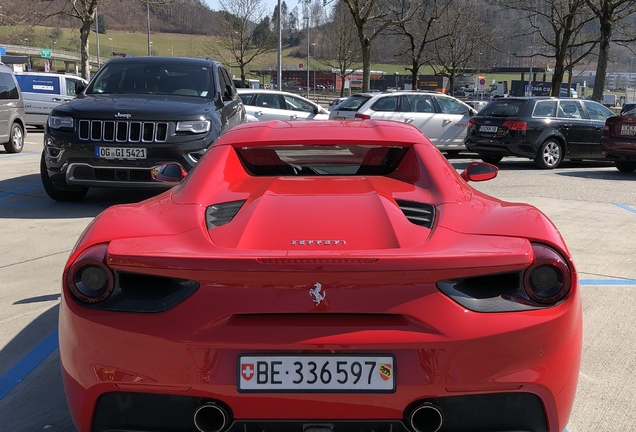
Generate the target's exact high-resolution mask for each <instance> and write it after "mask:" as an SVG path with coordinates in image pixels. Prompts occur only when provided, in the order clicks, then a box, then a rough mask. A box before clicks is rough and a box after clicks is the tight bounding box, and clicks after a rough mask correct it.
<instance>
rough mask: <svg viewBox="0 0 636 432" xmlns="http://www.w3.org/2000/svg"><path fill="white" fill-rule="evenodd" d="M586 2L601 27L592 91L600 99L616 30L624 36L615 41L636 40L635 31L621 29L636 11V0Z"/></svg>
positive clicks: (593, 97) (595, 0) (589, 0)
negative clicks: (623, 23) (624, 22)
mask: <svg viewBox="0 0 636 432" xmlns="http://www.w3.org/2000/svg"><path fill="white" fill-rule="evenodd" d="M585 3H586V4H587V6H589V8H590V9H591V10H592V13H593V14H594V17H595V18H596V19H597V20H598V23H599V27H600V29H599V30H600V34H601V37H600V38H599V52H598V61H597V63H596V78H595V79H594V91H593V93H592V99H594V100H596V101H600V100H601V99H602V98H603V91H604V90H605V74H606V73H607V63H608V61H609V54H610V46H611V42H612V41H613V38H614V31H616V32H617V33H618V34H621V35H622V37H618V38H614V42H619V43H621V42H633V41H634V40H636V39H635V38H634V34H633V33H631V34H629V33H628V32H624V31H622V29H621V25H622V22H623V21H624V20H626V18H627V17H629V16H630V15H632V14H634V13H635V12H636V0H586V1H585Z"/></svg>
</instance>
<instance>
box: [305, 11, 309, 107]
mask: <svg viewBox="0 0 636 432" xmlns="http://www.w3.org/2000/svg"><path fill="white" fill-rule="evenodd" d="M305 19H306V20H307V97H309V10H307V16H306V17H305Z"/></svg>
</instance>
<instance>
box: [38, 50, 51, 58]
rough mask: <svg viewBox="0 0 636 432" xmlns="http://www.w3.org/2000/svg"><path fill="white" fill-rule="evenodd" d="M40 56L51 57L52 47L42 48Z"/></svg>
mask: <svg viewBox="0 0 636 432" xmlns="http://www.w3.org/2000/svg"><path fill="white" fill-rule="evenodd" d="M40 57H44V58H51V50H50V49H44V48H41V49H40Z"/></svg>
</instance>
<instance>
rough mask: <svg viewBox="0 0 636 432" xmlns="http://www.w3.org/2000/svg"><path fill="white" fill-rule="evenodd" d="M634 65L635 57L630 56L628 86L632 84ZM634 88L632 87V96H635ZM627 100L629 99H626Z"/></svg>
mask: <svg viewBox="0 0 636 432" xmlns="http://www.w3.org/2000/svg"><path fill="white" fill-rule="evenodd" d="M633 66H634V57H630V58H629V76H628V78H627V87H629V86H630V85H631V84H632V70H633V69H632V67H633ZM633 94H634V92H633V88H632V98H633ZM625 102H627V101H625Z"/></svg>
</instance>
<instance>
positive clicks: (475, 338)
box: [59, 120, 582, 432]
mask: <svg viewBox="0 0 636 432" xmlns="http://www.w3.org/2000/svg"><path fill="white" fill-rule="evenodd" d="M496 174H497V168H496V167H494V166H492V165H488V164H485V163H482V162H473V163H470V164H468V166H467V167H466V169H465V170H464V171H463V173H461V174H458V173H457V171H456V170H455V169H454V168H453V166H452V165H451V164H450V163H449V162H448V161H447V160H446V159H445V158H444V156H443V155H442V154H441V153H440V152H439V151H438V150H437V149H436V148H435V146H434V145H432V144H431V142H430V141H429V140H428V139H427V138H426V137H425V136H423V135H422V134H421V133H420V132H419V131H418V130H417V129H416V128H415V127H412V126H410V125H406V124H402V123H397V122H387V121H372V120H369V121H360V122H338V121H321V122H312V121H308V122H301V121H297V122H255V123H248V124H244V125H240V126H237V127H234V128H232V129H231V130H230V131H228V132H227V133H225V134H224V135H223V136H222V137H221V138H220V139H219V140H218V141H216V142H215V143H214V145H213V146H212V147H211V148H210V149H209V150H208V151H207V153H206V154H205V156H204V157H203V158H202V159H201V161H200V162H199V163H198V164H197V166H196V167H195V168H194V169H193V170H192V171H191V172H190V173H188V175H187V176H185V173H184V172H183V170H182V169H181V168H180V167H179V166H178V165H176V164H165V165H162V166H157V167H156V168H155V169H154V178H155V179H156V180H157V181H167V182H168V181H174V182H178V181H179V180H181V178H182V177H184V176H185V178H184V179H183V180H182V181H181V182H179V183H178V184H177V185H176V186H174V187H173V188H172V189H170V190H168V191H167V192H164V193H163V194H161V195H158V196H156V197H154V198H152V199H149V200H146V201H143V202H140V203H137V204H132V205H119V206H114V207H111V208H109V209H107V210H105V211H104V212H103V213H102V214H100V215H99V216H98V217H97V218H95V220H94V221H93V222H92V223H91V224H90V225H89V226H88V228H87V229H86V231H85V232H84V234H83V235H82V237H81V238H80V239H79V241H78V242H77V245H76V247H75V249H74V250H73V252H72V253H71V256H70V258H69V260H68V263H67V265H66V267H65V269H64V277H63V287H62V302H61V308H60V327H59V332H60V354H61V361H62V370H63V379H64V385H65V390H66V396H67V399H68V404H69V407H70V411H71V415H72V417H73V420H74V422H75V425H76V426H77V429H78V430H79V431H80V432H88V431H92V432H103V431H170V432H175V431H201V432H224V431H231V432H288V431H289V432H358V431H359V432H363V431H365V432H368V431H375V432H406V431H410V432H434V431H535V432H539V431H562V430H563V429H564V428H565V427H566V425H567V422H568V417H569V415H570V410H571V408H572V404H573V401H574V395H575V390H576V385H577V378H578V372H579V363H580V356H581V333H582V332H581V328H582V326H581V301H580V293H579V288H578V277H577V273H576V270H575V268H574V265H573V263H572V261H571V259H570V254H569V252H568V249H567V247H566V245H565V244H564V241H563V239H562V238H561V236H560V234H559V232H558V230H557V229H556V228H555V226H554V225H553V224H552V223H551V222H550V220H548V218H547V217H546V216H545V215H544V214H542V213H541V212H540V211H539V210H537V209H536V208H534V207H532V206H529V205H526V204H519V203H507V202H503V201H500V200H498V199H495V198H492V197H489V196H487V195H484V194H482V193H480V192H478V191H477V190H475V189H474V188H473V187H471V186H470V185H469V184H468V182H469V181H481V180H488V179H492V178H494V177H495V176H496Z"/></svg>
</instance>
